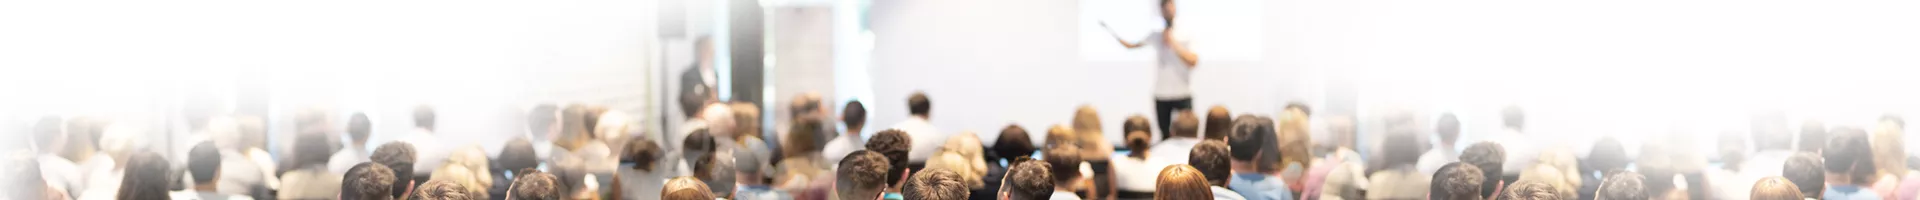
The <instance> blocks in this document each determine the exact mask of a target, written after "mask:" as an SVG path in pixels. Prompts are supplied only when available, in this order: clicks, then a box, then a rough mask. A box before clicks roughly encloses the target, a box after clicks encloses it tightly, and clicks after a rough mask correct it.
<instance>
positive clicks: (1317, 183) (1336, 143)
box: [1282, 117, 1368, 198]
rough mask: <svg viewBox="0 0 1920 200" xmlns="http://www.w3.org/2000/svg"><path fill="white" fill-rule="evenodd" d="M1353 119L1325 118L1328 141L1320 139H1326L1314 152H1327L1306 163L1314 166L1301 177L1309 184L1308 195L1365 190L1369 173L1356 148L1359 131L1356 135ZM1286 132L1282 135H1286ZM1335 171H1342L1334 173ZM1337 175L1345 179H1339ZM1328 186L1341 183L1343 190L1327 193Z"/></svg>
mask: <svg viewBox="0 0 1920 200" xmlns="http://www.w3.org/2000/svg"><path fill="white" fill-rule="evenodd" d="M1295 123H1304V122H1295ZM1353 123H1354V122H1353V119H1352V118H1349V117H1333V118H1330V119H1329V120H1328V122H1326V124H1327V128H1326V131H1327V135H1328V136H1330V137H1328V140H1326V141H1320V142H1324V143H1319V144H1316V145H1315V146H1316V148H1315V149H1316V150H1315V152H1325V153H1323V154H1324V155H1321V156H1320V157H1318V158H1314V160H1313V161H1310V162H1309V163H1310V164H1307V166H1312V167H1309V168H1308V169H1307V171H1306V172H1305V173H1306V174H1305V175H1304V177H1303V178H1302V180H1301V181H1304V183H1306V187H1305V188H1302V193H1304V194H1305V195H1304V196H1306V198H1324V197H1334V196H1348V197H1358V196H1359V194H1358V192H1359V190H1364V188H1363V187H1366V186H1367V185H1368V184H1367V177H1366V175H1364V174H1363V173H1364V172H1365V169H1367V168H1366V162H1364V160H1361V159H1360V152H1358V151H1355V150H1354V146H1355V145H1356V144H1357V143H1356V141H1357V140H1356V139H1355V137H1357V135H1355V134H1356V132H1355V131H1354V125H1353ZM1284 132H1285V131H1283V133H1282V137H1283V139H1284V137H1285V135H1286V133H1284ZM1283 141H1284V140H1283ZM1282 152H1285V151H1282ZM1342 168H1351V169H1342ZM1336 171H1338V172H1340V173H1334V172H1336ZM1335 177H1340V178H1341V179H1344V180H1338V181H1336V180H1334V179H1335ZM1330 182H1332V183H1330ZM1336 183H1337V184H1336ZM1327 187H1339V188H1340V189H1343V190H1335V191H1339V192H1340V193H1333V194H1327V193H1325V192H1326V191H1327V189H1326V188H1327Z"/></svg>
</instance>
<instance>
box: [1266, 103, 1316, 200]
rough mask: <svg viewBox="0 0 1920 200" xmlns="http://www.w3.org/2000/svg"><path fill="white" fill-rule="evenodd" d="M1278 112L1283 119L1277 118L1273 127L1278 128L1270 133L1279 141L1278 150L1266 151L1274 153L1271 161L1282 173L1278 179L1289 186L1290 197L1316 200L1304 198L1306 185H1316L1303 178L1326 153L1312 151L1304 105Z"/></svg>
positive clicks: (1311, 140) (1296, 104) (1308, 114)
mask: <svg viewBox="0 0 1920 200" xmlns="http://www.w3.org/2000/svg"><path fill="white" fill-rule="evenodd" d="M1282 110H1283V113H1284V115H1281V118H1280V119H1279V124H1277V125H1279V128H1278V129H1276V130H1274V131H1276V133H1274V134H1275V135H1277V136H1276V138H1278V139H1279V140H1280V146H1278V147H1275V149H1273V150H1270V151H1272V152H1276V153H1275V154H1274V155H1273V156H1271V157H1274V158H1278V160H1279V162H1280V165H1279V166H1280V167H1283V169H1285V170H1284V171H1282V172H1281V173H1280V177H1281V179H1284V180H1286V182H1287V183H1289V184H1287V189H1289V190H1293V193H1294V194H1300V195H1299V196H1300V198H1319V197H1318V196H1309V195H1306V192H1307V190H1306V189H1307V185H1308V184H1317V182H1307V176H1308V175H1310V174H1309V173H1311V170H1312V169H1313V160H1314V159H1316V158H1319V155H1321V154H1325V153H1328V152H1326V151H1318V152H1316V151H1313V150H1315V149H1314V145H1315V144H1314V140H1313V137H1312V133H1311V132H1310V131H1308V129H1309V127H1308V125H1307V121H1308V120H1309V119H1308V118H1309V116H1310V115H1312V111H1311V110H1309V108H1307V105H1306V104H1305V103H1300V102H1292V103H1287V106H1286V107H1285V108H1284V109H1282ZM1262 157H1269V156H1262ZM1315 188H1318V186H1315Z"/></svg>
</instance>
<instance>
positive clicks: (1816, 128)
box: [1799, 120, 1827, 152]
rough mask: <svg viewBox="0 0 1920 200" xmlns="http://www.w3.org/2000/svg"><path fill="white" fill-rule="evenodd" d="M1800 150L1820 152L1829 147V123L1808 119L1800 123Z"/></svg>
mask: <svg viewBox="0 0 1920 200" xmlns="http://www.w3.org/2000/svg"><path fill="white" fill-rule="evenodd" d="M1799 145H1800V148H1799V150H1800V151H1804V152H1820V150H1821V149H1826V147H1827V124H1826V123H1824V122H1820V121H1814V120H1807V121H1806V122H1801V123H1800V144H1799Z"/></svg>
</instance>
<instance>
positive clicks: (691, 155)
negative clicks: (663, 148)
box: [680, 128, 717, 162]
mask: <svg viewBox="0 0 1920 200" xmlns="http://www.w3.org/2000/svg"><path fill="white" fill-rule="evenodd" d="M707 130H709V129H707V128H699V129H694V130H693V133H688V134H687V137H686V138H682V139H680V148H681V149H680V153H681V155H680V156H681V157H683V158H682V159H686V160H688V161H693V162H698V161H699V160H706V157H708V156H709V155H706V154H710V153H712V152H714V150H715V149H714V148H716V147H714V145H717V144H714V142H713V134H710V133H707Z"/></svg>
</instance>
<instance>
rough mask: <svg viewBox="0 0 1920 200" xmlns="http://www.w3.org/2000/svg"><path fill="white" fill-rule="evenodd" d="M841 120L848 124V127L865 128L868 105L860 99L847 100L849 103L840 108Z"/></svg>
mask: <svg viewBox="0 0 1920 200" xmlns="http://www.w3.org/2000/svg"><path fill="white" fill-rule="evenodd" d="M840 121H841V122H845V123H846V124H847V129H860V128H865V127H866V126H867V105H866V104H861V103H860V100H853V101H847V105H846V106H841V108H840ZM856 134H857V133H856Z"/></svg>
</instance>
